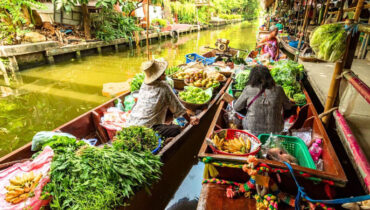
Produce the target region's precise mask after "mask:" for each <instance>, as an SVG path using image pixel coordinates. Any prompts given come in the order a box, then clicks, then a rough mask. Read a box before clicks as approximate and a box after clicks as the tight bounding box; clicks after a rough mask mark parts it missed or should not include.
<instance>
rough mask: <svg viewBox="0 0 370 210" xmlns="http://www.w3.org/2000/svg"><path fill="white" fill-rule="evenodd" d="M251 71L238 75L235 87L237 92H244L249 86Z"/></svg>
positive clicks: (247, 70)
mask: <svg viewBox="0 0 370 210" xmlns="http://www.w3.org/2000/svg"><path fill="white" fill-rule="evenodd" d="M250 72H251V71H250V69H246V70H244V71H242V72H240V73H238V74H237V75H236V76H235V85H234V88H235V89H236V90H243V89H244V88H245V86H246V85H247V82H248V78H249V74H250Z"/></svg>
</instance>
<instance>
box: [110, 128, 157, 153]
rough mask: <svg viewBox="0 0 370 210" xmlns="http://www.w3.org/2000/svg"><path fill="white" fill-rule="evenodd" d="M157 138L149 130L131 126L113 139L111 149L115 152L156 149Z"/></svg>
mask: <svg viewBox="0 0 370 210" xmlns="http://www.w3.org/2000/svg"><path fill="white" fill-rule="evenodd" d="M158 139H159V136H158V135H157V134H156V132H155V131H153V130H152V129H150V128H146V127H144V126H131V127H128V128H123V129H122V130H121V131H119V132H117V135H116V136H115V137H114V142H113V147H114V148H115V149H117V150H128V151H135V152H141V151H148V152H151V151H153V150H154V149H155V148H157V147H158Z"/></svg>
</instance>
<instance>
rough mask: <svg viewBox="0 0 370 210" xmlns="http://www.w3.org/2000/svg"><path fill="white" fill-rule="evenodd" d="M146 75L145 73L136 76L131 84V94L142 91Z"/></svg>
mask: <svg viewBox="0 0 370 210" xmlns="http://www.w3.org/2000/svg"><path fill="white" fill-rule="evenodd" d="M144 78H145V75H144V73H138V74H136V75H135V76H134V78H133V79H132V81H131V83H130V90H131V92H134V91H136V90H140V87H141V85H142V84H143V82H144Z"/></svg>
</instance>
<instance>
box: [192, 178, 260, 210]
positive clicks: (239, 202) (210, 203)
mask: <svg viewBox="0 0 370 210" xmlns="http://www.w3.org/2000/svg"><path fill="white" fill-rule="evenodd" d="M226 187H227V185H218V184H213V183H207V184H203V186H202V190H201V192H200V196H199V202H198V207H197V210H226V209H233V210H239V209H240V210H242V209H256V201H255V200H254V199H250V198H246V197H243V196H240V197H238V198H234V199H230V198H227V197H226Z"/></svg>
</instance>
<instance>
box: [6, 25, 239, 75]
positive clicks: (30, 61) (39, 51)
mask: <svg viewBox="0 0 370 210" xmlns="http://www.w3.org/2000/svg"><path fill="white" fill-rule="evenodd" d="M241 21H242V20H240V19H238V20H220V21H213V22H211V23H210V24H209V25H189V27H186V28H179V29H175V30H171V31H163V32H153V33H150V34H149V41H150V43H151V42H152V40H161V39H167V38H174V37H178V36H181V35H182V34H188V33H193V32H197V31H200V30H206V29H208V28H213V27H219V26H224V25H228V24H233V23H237V22H241ZM145 39H146V34H145V32H143V33H141V34H140V35H138V36H137V37H136V38H135V37H133V38H121V39H115V40H112V41H92V42H81V43H75V44H67V45H61V44H60V43H59V42H56V41H46V42H38V43H30V44H20V45H10V46H1V47H0V58H1V59H0V62H3V61H4V60H6V61H8V62H6V63H8V65H4V66H6V69H7V71H10V72H16V71H19V70H24V69H28V68H32V67H36V66H41V65H45V64H55V63H56V62H62V61H65V60H69V59H71V58H76V59H80V58H81V57H83V56H88V55H93V54H101V53H102V52H109V51H115V52H119V51H122V50H124V49H127V48H132V47H133V45H136V44H138V45H140V46H143V45H145ZM137 42H138V43H137Z"/></svg>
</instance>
